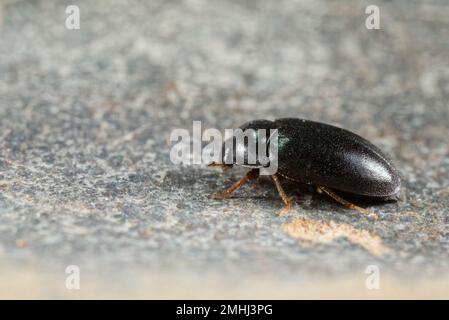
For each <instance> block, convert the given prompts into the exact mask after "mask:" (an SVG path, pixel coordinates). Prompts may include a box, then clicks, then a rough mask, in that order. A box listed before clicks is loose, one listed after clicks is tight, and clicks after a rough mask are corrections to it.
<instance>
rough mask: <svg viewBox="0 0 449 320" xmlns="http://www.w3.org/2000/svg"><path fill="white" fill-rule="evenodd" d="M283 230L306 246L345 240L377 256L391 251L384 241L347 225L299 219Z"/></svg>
mask: <svg viewBox="0 0 449 320" xmlns="http://www.w3.org/2000/svg"><path fill="white" fill-rule="evenodd" d="M282 229H283V230H284V231H285V232H286V233H287V234H289V235H290V236H292V237H293V238H298V239H300V240H301V241H302V242H304V243H306V244H330V243H332V242H334V241H336V240H337V239H340V238H345V239H347V240H349V241H350V242H352V243H354V244H356V245H359V246H361V247H362V248H364V249H365V250H367V251H368V252H369V253H371V254H373V255H375V256H381V255H384V254H386V253H388V252H390V251H391V249H390V248H389V247H387V246H386V245H385V244H384V243H383V241H382V239H381V238H380V237H379V236H377V235H373V234H371V233H370V232H369V231H367V230H360V229H356V228H354V227H353V226H351V225H349V224H346V223H336V222H333V221H330V222H320V221H314V220H306V219H298V220H295V221H293V222H291V223H285V224H283V225H282Z"/></svg>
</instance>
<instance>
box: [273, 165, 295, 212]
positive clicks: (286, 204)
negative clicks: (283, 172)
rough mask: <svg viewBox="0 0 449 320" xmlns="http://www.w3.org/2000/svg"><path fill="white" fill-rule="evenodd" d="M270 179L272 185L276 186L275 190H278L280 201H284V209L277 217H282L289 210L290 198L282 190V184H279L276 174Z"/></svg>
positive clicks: (290, 205)
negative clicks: (272, 182)
mask: <svg viewBox="0 0 449 320" xmlns="http://www.w3.org/2000/svg"><path fill="white" fill-rule="evenodd" d="M271 178H272V179H273V181H274V184H275V185H276V189H278V192H279V195H280V196H281V198H282V201H284V203H285V207H284V209H282V210H281V211H280V212H279V215H280V216H283V215H285V214H286V213H287V212H288V211H289V210H290V209H291V207H292V201H291V200H290V198H289V197H288V196H287V194H286V193H285V191H284V188H282V184H281V181H280V180H279V177H278V176H277V175H276V174H273V175H272V176H271Z"/></svg>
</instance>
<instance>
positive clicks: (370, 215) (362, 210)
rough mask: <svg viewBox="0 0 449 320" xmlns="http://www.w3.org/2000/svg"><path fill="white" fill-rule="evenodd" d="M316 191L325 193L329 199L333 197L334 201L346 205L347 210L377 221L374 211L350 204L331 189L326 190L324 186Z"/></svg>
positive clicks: (318, 187)
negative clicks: (355, 211)
mask: <svg viewBox="0 0 449 320" xmlns="http://www.w3.org/2000/svg"><path fill="white" fill-rule="evenodd" d="M316 189H317V192H318V193H323V192H324V193H325V194H327V195H328V196H329V197H331V198H332V199H334V200H335V201H337V202H338V203H340V204H342V205H344V206H345V207H347V208H349V209H352V210H357V211H358V212H361V213H363V214H366V215H368V216H369V217H372V218H375V219H377V215H376V214H375V213H374V212H372V211H370V210H368V209H365V208H362V207H359V206H357V205H355V204H353V203H352V202H349V201H348V200H345V199H343V198H342V197H340V196H339V195H337V194H336V193H335V192H333V191H332V190H330V189H328V188H326V187H323V186H317V187H316Z"/></svg>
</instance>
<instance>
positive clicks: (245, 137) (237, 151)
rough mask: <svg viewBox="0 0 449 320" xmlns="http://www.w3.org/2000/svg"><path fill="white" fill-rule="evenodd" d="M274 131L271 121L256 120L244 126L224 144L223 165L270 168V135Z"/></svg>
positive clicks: (235, 131)
mask: <svg viewBox="0 0 449 320" xmlns="http://www.w3.org/2000/svg"><path fill="white" fill-rule="evenodd" d="M274 129H276V128H275V125H274V122H273V121H269V120H254V121H250V122H247V123H245V124H243V125H242V126H240V128H239V129H236V130H234V134H233V135H232V137H228V138H227V139H226V141H225V142H224V143H223V147H222V158H223V163H224V164H226V165H227V166H232V165H241V166H244V167H251V168H262V167H268V166H269V159H268V155H269V153H268V150H269V145H270V137H271V136H270V135H272V132H273V130H274ZM270 130H271V131H270ZM263 156H265V160H264V159H263V158H262V157H263Z"/></svg>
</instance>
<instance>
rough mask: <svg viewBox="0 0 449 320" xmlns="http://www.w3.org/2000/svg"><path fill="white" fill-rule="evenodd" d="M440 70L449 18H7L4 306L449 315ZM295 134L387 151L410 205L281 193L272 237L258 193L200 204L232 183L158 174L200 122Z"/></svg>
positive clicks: (320, 13)
mask: <svg viewBox="0 0 449 320" xmlns="http://www.w3.org/2000/svg"><path fill="white" fill-rule="evenodd" d="M70 4H76V5H78V6H79V8H80V11H81V25H80V26H81V28H80V29H79V30H67V29H66V27H65V19H66V14H65V8H66V6H67V5H70ZM368 4H376V5H378V6H379V7H380V11H381V29H380V30H367V29H366V28H365V18H366V14H365V12H364V11H365V7H366V5H368ZM448 62H449V5H448V3H447V2H446V1H437V0H435V1H425V2H424V1H405V0H402V1H369V2H365V1H287V0H285V1H205V0H189V1H187V0H186V1H162V0H151V1H82V0H77V1H8V0H7V1H5V0H0V271H1V275H0V297H17V296H18V297H24V296H25V297H28V296H29V297H194V298H195V297H203V298H207V297H234V298H239V297H265V298H273V297H312V296H320V294H321V296H324V297H371V296H372V297H398V296H400V297H407V296H412V297H416V296H426V297H429V296H432V297H446V298H448V297H449V277H448V274H449V144H448V141H449V106H448V99H449V64H448ZM291 116H292V117H301V118H306V119H312V120H318V121H324V122H327V123H331V124H335V125H338V126H341V127H344V128H346V129H349V130H352V131H354V132H356V133H358V134H360V135H362V136H364V137H365V138H367V139H369V140H371V141H372V142H373V143H375V144H377V145H378V146H379V147H380V148H381V149H383V150H385V152H387V153H388V154H390V155H391V157H392V158H393V159H394V161H395V162H396V164H397V167H398V169H399V171H400V174H401V176H402V179H403V191H402V200H401V201H399V202H397V203H387V204H363V203H362V205H365V206H367V205H369V208H370V209H371V210H373V211H375V212H376V213H378V214H379V216H380V219H378V220H377V221H372V220H370V219H367V218H365V217H363V216H361V215H360V214H359V213H358V212H355V211H352V210H349V209H346V208H344V207H342V206H341V205H339V204H337V203H335V202H333V201H332V200H330V199H328V198H327V197H326V196H324V195H319V194H317V193H315V192H314V191H313V190H311V189H307V188H304V187H298V186H295V185H288V186H287V192H288V193H289V194H290V195H291V196H292V198H293V200H294V206H293V209H292V210H291V211H290V213H289V214H288V215H286V216H284V217H278V216H277V215H276V213H277V212H278V211H279V210H280V209H281V208H282V202H281V201H280V199H279V196H278V194H277V192H276V190H275V188H274V187H273V185H272V184H271V182H270V181H269V180H266V179H265V180H264V179H262V181H260V182H256V183H252V184H251V185H248V186H245V187H244V188H242V189H241V190H239V191H238V192H237V193H236V195H235V197H234V198H232V199H229V200H210V199H208V197H207V196H208V195H209V194H211V193H213V192H217V191H220V190H224V189H225V188H226V187H228V186H229V185H230V184H231V183H233V182H234V181H236V180H237V179H238V178H240V177H241V176H242V175H243V174H244V170H242V169H235V170H231V171H228V172H227V173H225V174H221V173H220V170H218V169H216V168H208V167H206V166H205V165H196V166H185V165H184V166H180V165H175V164H173V163H172V162H171V161H170V158H169V153H170V144H169V141H168V140H169V136H170V133H171V131H172V130H173V129H175V128H186V129H188V130H191V128H192V121H193V120H200V121H202V124H203V127H204V128H217V129H220V130H222V129H225V128H233V127H236V126H238V125H240V124H242V123H243V122H245V121H247V120H251V119H256V118H266V119H275V118H279V117H291ZM299 165H300V164H299ZM67 265H77V266H79V267H80V270H81V275H82V278H81V279H82V281H81V290H78V291H77V292H76V293H74V291H73V290H72V291H68V290H66V289H65V288H64V279H65V277H66V274H65V272H64V271H65V268H66V266H67ZM368 265H376V266H378V267H379V268H380V272H381V275H382V278H381V279H383V280H381V282H380V283H381V289H380V290H377V292H376V293H373V291H372V290H367V289H366V288H365V278H366V274H365V270H366V267H367V266H368Z"/></svg>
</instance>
